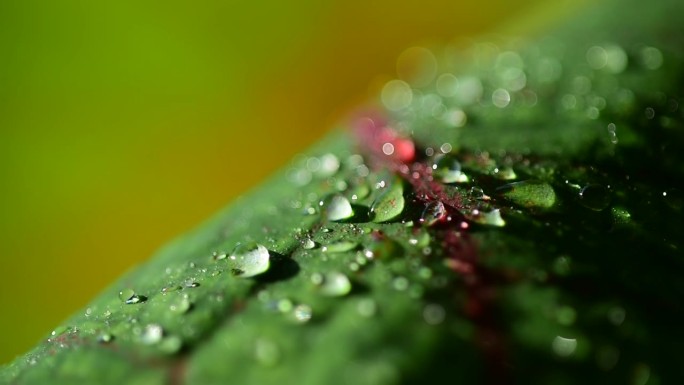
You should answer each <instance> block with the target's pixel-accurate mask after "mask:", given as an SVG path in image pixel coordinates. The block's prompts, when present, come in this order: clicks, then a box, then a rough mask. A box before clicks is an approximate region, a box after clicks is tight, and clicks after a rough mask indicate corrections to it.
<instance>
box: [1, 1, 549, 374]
mask: <svg viewBox="0 0 684 385" xmlns="http://www.w3.org/2000/svg"><path fill="white" fill-rule="evenodd" d="M536 1H538V0H515V1H513V0H480V1H470V2H462V1H453V0H452V1H448V0H422V1H417V2H401V1H395V0H392V1H390V0H379V1H370V0H366V1H350V0H334V1H333V0H326V1H302V0H297V1H295V0H292V1H278V2H276V1H270V2H256V1H218V0H216V1H192V2H172V1H166V2H159V3H158V4H152V3H149V2H144V1H130V2H129V1H70V0H63V1H42V2H38V1H29V0H21V1H14V0H4V1H2V2H0V256H1V258H2V259H1V261H2V268H0V312H1V313H0V331H1V334H0V363H2V362H6V361H8V360H10V359H11V358H12V357H14V356H15V355H17V354H19V353H22V352H23V351H25V350H27V349H28V348H29V347H30V346H31V345H33V344H34V343H36V342H37V341H39V340H40V339H41V338H44V337H45V336H47V333H49V331H50V330H52V327H54V326H55V325H56V324H58V323H59V322H60V321H62V320H63V319H64V318H65V317H67V316H68V315H69V314H71V313H73V312H74V311H76V310H78V309H79V308H81V306H83V305H84V304H85V303H86V301H88V300H89V299H90V298H92V297H93V296H95V295H96V294H97V292H98V291H100V290H101V288H103V287H104V286H106V285H107V284H109V283H110V282H111V281H113V280H114V279H115V278H116V277H117V276H119V275H120V274H122V272H124V271H125V270H127V269H129V268H131V267H132V266H133V265H134V264H136V263H139V262H141V261H143V260H145V259H146V258H147V257H148V256H149V255H150V254H151V253H152V252H153V251H154V250H155V249H156V248H157V247H159V246H160V245H162V244H163V243H164V242H166V241H167V240H169V239H170V238H172V237H173V236H175V235H177V234H179V233H181V232H183V231H185V230H187V229H188V228H190V227H192V226H193V225H195V224H197V223H199V222H200V221H201V220H202V219H204V218H206V217H208V216H209V215H211V214H212V213H213V212H214V211H216V210H217V209H219V208H220V207H222V206H224V205H225V204H226V203H228V202H229V201H231V199H233V198H234V197H236V196H237V195H238V194H240V193H242V192H244V191H245V190H246V189H247V188H249V187H250V186H253V185H255V184H257V183H258V182H259V181H260V180H261V179H263V178H264V177H265V176H267V175H268V174H269V173H271V172H272V171H273V170H275V169H277V168H278V167H279V166H280V165H282V164H283V163H284V162H286V161H287V160H288V159H289V158H291V157H292V156H293V155H294V154H296V153H297V152H299V151H301V150H303V149H304V148H306V147H307V146H308V145H309V144H311V143H312V142H314V141H315V140H316V139H317V138H318V137H320V136H321V135H323V133H324V132H325V131H326V130H328V129H329V128H330V127H331V126H332V125H333V124H334V122H335V121H337V120H338V119H339V118H340V117H341V116H343V115H344V114H345V113H347V112H349V111H350V109H351V108H353V107H354V106H355V105H358V104H359V103H360V102H361V101H363V100H365V99H366V98H368V97H369V95H371V94H372V93H374V92H375V91H376V89H377V86H378V84H381V81H382V80H383V79H388V78H389V77H391V76H394V63H395V58H396V57H397V56H398V54H399V53H401V51H402V50H403V49H405V48H408V47H410V46H412V45H415V44H421V43H423V42H438V43H439V42H446V41H448V40H450V39H451V38H453V37H455V36H459V35H478V34H481V33H483V32H486V31H488V30H491V29H492V28H497V27H498V26H500V25H501V23H503V22H507V21H508V20H511V19H512V18H514V17H515V16H516V15H519V14H521V13H525V12H527V11H528V9H529V7H530V5H531V4H532V3H534V2H536Z"/></svg>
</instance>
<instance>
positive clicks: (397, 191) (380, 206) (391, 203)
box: [370, 180, 406, 222]
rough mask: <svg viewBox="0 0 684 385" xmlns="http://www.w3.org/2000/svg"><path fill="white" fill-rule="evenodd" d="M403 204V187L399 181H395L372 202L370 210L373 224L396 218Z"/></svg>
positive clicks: (402, 209)
mask: <svg viewBox="0 0 684 385" xmlns="http://www.w3.org/2000/svg"><path fill="white" fill-rule="evenodd" d="M405 204H406V202H405V200H404V186H403V184H402V183H401V181H400V180H395V181H394V183H392V184H391V185H389V186H388V187H386V190H385V191H384V192H382V193H381V194H380V195H379V196H378V197H377V198H376V199H375V201H374V202H373V205H372V206H371V209H370V211H371V215H372V218H373V222H387V221H390V220H392V219H394V218H396V217H398V216H399V215H400V214H401V213H402V211H404V205H405Z"/></svg>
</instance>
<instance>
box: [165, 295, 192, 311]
mask: <svg viewBox="0 0 684 385" xmlns="http://www.w3.org/2000/svg"><path fill="white" fill-rule="evenodd" d="M191 307H192V303H191V302H190V299H188V296H187V295H181V296H179V297H178V298H176V299H175V300H174V301H173V302H172V303H171V305H169V310H171V312H173V313H175V314H185V313H187V312H188V311H190V308H191Z"/></svg>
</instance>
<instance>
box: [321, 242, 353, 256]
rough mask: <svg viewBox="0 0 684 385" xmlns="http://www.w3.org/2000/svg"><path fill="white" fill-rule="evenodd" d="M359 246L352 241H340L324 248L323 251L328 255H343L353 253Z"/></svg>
mask: <svg viewBox="0 0 684 385" xmlns="http://www.w3.org/2000/svg"><path fill="white" fill-rule="evenodd" d="M358 246H359V244H358V243H356V242H350V241H338V242H335V243H330V244H328V245H326V246H324V247H323V251H325V252H327V253H343V252H345V251H351V250H354V249H356V248H357V247H358Z"/></svg>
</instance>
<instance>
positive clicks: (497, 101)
mask: <svg viewBox="0 0 684 385" xmlns="http://www.w3.org/2000/svg"><path fill="white" fill-rule="evenodd" d="M510 102H511V94H510V93H508V91H506V90H505V89H503V88H498V89H496V90H495V91H494V92H493V93H492V103H493V104H494V105H495V106H497V107H499V108H504V107H506V106H508V104H509V103H510Z"/></svg>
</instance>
